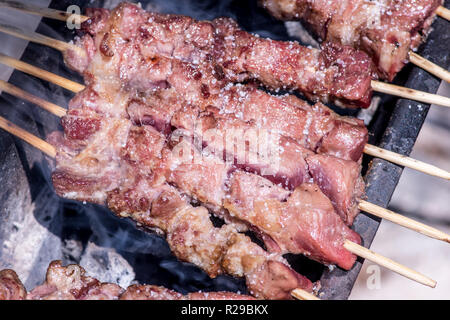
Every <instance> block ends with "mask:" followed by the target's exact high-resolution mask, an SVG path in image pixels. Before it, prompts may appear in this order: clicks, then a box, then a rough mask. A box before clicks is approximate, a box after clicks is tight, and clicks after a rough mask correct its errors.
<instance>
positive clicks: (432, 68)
mask: <svg viewBox="0 0 450 320" xmlns="http://www.w3.org/2000/svg"><path fill="white" fill-rule="evenodd" d="M409 61H410V62H411V63H413V64H415V65H416V66H418V67H420V68H422V69H424V70H426V71H428V72H429V73H431V74H434V75H435V76H436V77H438V78H439V79H442V80H444V81H447V82H450V72H449V71H447V70H445V69H444V68H442V67H440V66H438V65H437V64H434V63H433V62H431V61H430V60H427V59H425V58H424V57H421V56H419V55H418V54H417V53H415V52H412V51H411V52H410V53H409Z"/></svg>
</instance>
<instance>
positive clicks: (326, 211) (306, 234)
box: [225, 172, 361, 270]
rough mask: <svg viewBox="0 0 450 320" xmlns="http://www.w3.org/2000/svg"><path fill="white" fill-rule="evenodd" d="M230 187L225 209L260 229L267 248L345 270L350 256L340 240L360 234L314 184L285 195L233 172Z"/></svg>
mask: <svg viewBox="0 0 450 320" xmlns="http://www.w3.org/2000/svg"><path fill="white" fill-rule="evenodd" d="M230 185H231V186H230V196H229V197H227V198H226V200H225V207H226V208H227V209H228V210H229V211H230V213H231V214H232V215H233V216H236V217H239V218H240V219H243V220H245V221H248V222H249V223H250V224H251V225H252V226H253V227H254V228H256V229H257V231H258V232H259V233H262V238H263V239H264V240H265V244H266V246H267V247H268V248H269V250H272V251H275V252H276V251H278V252H283V253H286V252H291V253H302V254H304V255H306V256H308V257H310V258H312V259H314V260H317V261H320V262H322V263H325V264H337V265H338V266H340V267H342V268H344V269H347V270H348V269H350V268H351V267H352V266H353V264H354V262H355V260H356V256H355V255H353V254H351V253H350V252H348V251H347V250H346V249H345V248H344V247H343V243H344V241H345V240H346V239H348V240H350V241H353V242H356V243H360V241H361V240H360V237H359V235H358V234H356V233H355V232H354V231H352V230H350V229H349V228H348V227H347V226H346V225H345V224H344V223H343V222H342V220H341V219H340V218H339V216H338V215H337V214H336V212H335V211H334V208H333V206H332V204H331V202H330V200H329V199H328V198H327V197H326V196H325V195H324V194H323V193H322V192H321V191H320V189H319V187H318V186H317V185H314V184H303V185H301V186H299V187H298V188H296V189H295V190H294V191H293V192H292V193H291V194H286V192H285V191H284V190H283V189H281V188H279V187H277V186H276V185H273V184H271V183H270V182H268V181H267V180H265V179H264V178H262V177H259V176H256V175H251V174H248V173H238V172H236V173H235V174H234V176H233V178H232V180H231V183H230ZM255 185H256V186H255Z"/></svg>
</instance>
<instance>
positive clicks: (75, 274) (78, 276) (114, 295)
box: [27, 261, 123, 300]
mask: <svg viewBox="0 0 450 320" xmlns="http://www.w3.org/2000/svg"><path fill="white" fill-rule="evenodd" d="M85 273H86V272H85V270H84V269H83V268H82V267H80V266H77V265H69V266H67V267H64V266H63V265H62V263H61V261H53V262H52V263H51V264H50V266H49V267H48V270H47V275H46V279H45V282H44V283H43V284H42V285H40V286H38V287H36V288H34V289H33V290H32V291H31V292H30V293H28V296H27V299H29V300H116V299H118V298H119V296H120V295H121V294H122V292H123V289H122V288H121V287H119V286H118V285H115V284H112V283H101V282H100V281H98V280H97V279H94V278H91V277H89V276H87V275H86V274H85Z"/></svg>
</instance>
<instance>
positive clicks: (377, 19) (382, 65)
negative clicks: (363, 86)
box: [261, 0, 443, 81]
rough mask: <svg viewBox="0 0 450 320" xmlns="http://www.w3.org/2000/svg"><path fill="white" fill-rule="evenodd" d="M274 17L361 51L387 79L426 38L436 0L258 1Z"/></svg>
mask: <svg viewBox="0 0 450 320" xmlns="http://www.w3.org/2000/svg"><path fill="white" fill-rule="evenodd" d="M261 3H262V5H263V6H264V7H265V8H266V9H267V10H268V11H269V12H270V13H271V14H272V15H274V16H275V17H276V18H278V19H283V20H299V19H301V20H303V21H305V22H306V23H307V24H308V25H309V26H310V27H311V28H312V29H313V30H314V31H315V33H316V34H317V35H318V36H319V37H320V38H321V39H322V40H323V41H329V42H333V43H338V44H340V45H349V46H352V47H354V48H357V49H361V50H363V51H365V52H367V53H368V54H369V55H370V56H371V57H372V59H373V61H374V63H375V64H376V65H377V67H378V73H379V74H380V76H381V77H383V78H385V79H387V80H389V81H392V80H393V78H394V77H395V75H396V74H397V73H398V72H399V71H400V70H401V69H402V68H403V66H404V65H405V63H406V62H407V61H408V54H409V52H410V51H411V50H416V49H417V48H418V47H419V45H420V44H421V43H422V42H423V40H424V39H425V38H426V36H427V35H428V33H429V31H430V29H431V24H432V22H433V19H434V17H435V16H436V13H435V11H436V9H437V7H438V6H440V5H442V3H443V1H442V0H382V1H366V0H351V1H339V0H331V1H330V0H318V1H317V0H316V1H310V0H261Z"/></svg>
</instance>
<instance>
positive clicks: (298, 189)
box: [49, 5, 367, 299]
mask: <svg viewBox="0 0 450 320" xmlns="http://www.w3.org/2000/svg"><path fill="white" fill-rule="evenodd" d="M105 17H106V18H105ZM161 19H163V20H164V19H165V20H164V21H166V24H164V23H161V21H160V20H161ZM94 20H96V21H97V22H96V23H94V22H92V23H89V24H88V25H86V26H85V27H86V28H88V29H89V28H90V29H92V30H94V29H95V30H96V31H95V32H92V31H91V34H88V35H86V36H85V38H89V37H90V38H91V40H82V41H84V42H83V43H84V44H88V48H89V50H88V51H87V56H88V58H89V61H88V64H87V65H86V66H85V68H84V76H85V81H86V84H87V88H86V90H84V91H83V92H81V93H79V94H78V95H77V96H76V97H75V98H74V99H73V100H72V101H71V103H70V104H69V111H68V114H67V116H66V117H64V118H63V121H62V125H63V127H64V135H61V134H57V133H55V134H53V135H51V136H50V139H49V140H50V141H51V142H52V144H54V145H55V146H56V147H57V151H58V155H57V161H56V166H55V171H54V173H53V182H54V185H55V190H56V192H57V193H58V194H59V195H61V196H63V197H65V198H70V199H75V200H80V201H91V202H96V203H99V204H105V205H107V206H108V207H109V208H110V209H111V210H112V211H113V212H115V213H116V214H117V215H119V216H121V217H130V218H131V219H133V220H134V221H136V222H137V223H139V224H140V225H142V226H143V227H146V228H148V229H152V230H155V231H157V232H159V233H161V234H164V235H165V236H166V239H167V241H168V243H169V245H170V248H171V249H172V251H173V252H174V254H175V255H176V256H177V257H178V258H179V259H181V260H183V261H187V262H190V263H193V264H195V265H197V266H199V267H200V268H202V269H203V270H205V271H206V272H207V273H208V274H209V275H210V276H211V277H215V276H217V275H219V274H230V275H233V276H237V277H245V278H246V281H247V285H248V288H249V291H250V292H251V293H252V295H254V296H255V297H257V298H270V299H285V298H290V291H291V290H292V289H294V288H296V287H301V288H304V289H306V290H311V288H312V284H311V282H310V281H309V280H308V279H306V278H304V277H302V276H301V275H299V274H298V273H296V272H295V271H294V270H292V269H291V268H290V267H289V265H288V263H287V262H286V260H284V259H283V258H282V256H281V254H284V253H288V252H290V253H302V254H306V255H308V256H310V257H311V258H313V259H315V260H318V261H320V262H323V263H325V264H337V265H339V266H341V267H342V268H345V269H349V268H351V266H352V265H353V263H354V261H355V256H354V255H352V254H351V253H350V252H348V251H347V250H345V249H344V248H343V241H344V240H345V239H349V240H351V241H354V242H359V241H360V239H359V236H358V235H357V234H356V233H354V232H353V231H351V230H350V229H349V228H348V227H347V226H346V225H345V224H344V223H343V222H342V221H341V219H340V218H339V215H338V214H340V215H341V216H342V218H343V220H344V221H346V222H347V223H349V224H350V223H351V221H353V218H354V215H355V214H356V213H357V200H358V199H359V198H360V196H361V192H362V189H361V186H362V185H361V184H360V183H359V181H360V176H359V164H358V163H357V162H359V161H360V158H361V155H362V149H363V148H364V145H365V143H366V142H367V129H366V128H365V127H364V126H363V124H362V123H361V122H360V121H359V120H355V119H351V118H345V117H340V116H338V115H336V114H335V113H333V112H332V111H331V110H329V109H328V108H326V107H325V106H323V105H322V104H320V103H318V104H316V105H314V106H310V105H308V104H307V103H306V102H304V101H302V100H300V99H298V98H296V97H294V96H289V95H286V96H281V97H276V96H272V95H270V94H267V93H266V92H264V91H261V90H258V89H256V88H255V87H253V86H251V85H242V84H234V83H233V82H231V81H230V80H235V81H236V79H232V77H233V76H232V75H230V73H229V72H230V70H227V69H226V67H225V66H220V67H221V69H219V68H217V65H218V64H216V63H214V61H213V60H214V57H212V58H208V59H203V58H205V57H206V56H203V55H204V54H205V52H208V51H207V50H206V49H205V48H206V47H208V45H209V44H210V42H209V40H207V38H208V37H206V38H204V37H203V36H204V35H205V34H204V32H203V31H201V30H203V29H205V30H208V28H209V26H211V23H209V22H205V23H200V22H195V21H193V20H192V19H188V18H185V17H177V16H162V15H157V14H149V13H145V12H144V11H142V10H141V9H139V8H137V7H135V6H134V5H121V6H119V7H118V8H117V9H115V10H114V11H112V12H106V11H100V12H98V13H97V16H96V18H95V19H94ZM158 21H159V22H158ZM185 22H186V23H188V24H187V25H184V27H183V28H184V29H183V28H181V27H182V26H183V23H185ZM215 23H217V24H219V23H221V28H222V29H221V31H220V32H221V33H224V32H231V33H242V32H241V31H239V30H237V29H229V28H234V27H233V25H232V23H231V22H230V21H228V20H221V21H216V22H215ZM230 23H231V24H230ZM144 24H145V25H146V27H149V28H150V27H151V28H153V29H151V33H149V34H146V31H145V30H143V28H142V26H143V25H144ZM147 24H150V26H147ZM167 26H169V27H170V28H168V27H167ZM177 28H181V30H183V31H180V30H178V29H177ZM186 28H187V29H186ZM190 28H192V29H193V30H191V29H190ZM224 28H225V29H226V30H225V29H224ZM188 29H189V30H190V31H188V32H192V34H191V33H188V34H189V35H190V36H189V37H187V38H189V41H187V40H183V38H185V35H184V31H185V30H188ZM197 29H198V30H200V29H201V30H200V31H198V32H199V33H195V32H194V31H195V30H197ZM218 29H220V28H218ZM233 30H234V31H233ZM160 32H162V33H161V34H164V32H165V33H168V34H166V35H165V36H160V35H159V33H160ZM217 33H219V30H216V31H214V32H212V33H209V35H211V36H213V37H212V40H211V41H213V42H214V43H217V41H218V40H217V38H216V36H217ZM207 34H208V33H207ZM156 36H158V37H159V38H158V39H159V40H158V41H156V40H155V41H154V42H151V41H150V40H151V39H153V38H152V37H156ZM222 36H223V39H222V40H221V41H222V42H224V41H225V42H226V41H228V40H226V39H225V38H228V37H231V36H232V35H231V34H228V35H227V36H224V35H222ZM233 36H235V37H237V36H238V35H237V34H236V35H233ZM241 36H242V37H244V38H245V37H247V38H249V39H250V40H248V41H254V42H255V43H257V45H258V46H260V45H261V46H264V45H269V44H270V41H262V42H261V43H259V40H257V38H252V36H250V35H248V34H245V33H242V34H241ZM165 37H166V38H167V41H166V42H164V41H162V40H163V39H165ZM171 37H172V38H173V39H172V38H171ZM174 37H175V38H174ZM149 39H150V40H149ZM170 39H172V40H170ZM177 39H178V40H177ZM205 39H206V40H205ZM169 40H170V41H169ZM175 40H176V41H175ZM146 41H150V42H151V43H149V44H148V45H143V44H144V43H146ZM177 41H178V42H177ZM242 41H243V40H242ZM242 43H243V42H242ZM255 45H256V44H255ZM277 45H281V44H277ZM226 46H227V45H225V47H226ZM85 47H86V45H85ZM199 48H200V49H201V50H200V49H199ZM191 49H192V50H191ZM189 50H190V51H189ZM205 50H206V51H205ZM329 50H331V51H335V52H334V53H333V52H331V51H330V52H327V51H322V53H320V54H326V55H333V54H342V52H340V51H339V50H340V49H339V48H337V47H335V48H331V47H330V48H329ZM168 53H170V54H168ZM215 54H218V53H217V52H216V53H215ZM200 58H202V59H200ZM241 58H242V57H241ZM341 58H342V59H344V57H341ZM196 59H199V60H198V61H196ZM211 59H212V60H211ZM220 59H221V60H223V59H224V57H222V58H220ZM220 59H219V60H220ZM248 59H251V57H249V58H248ZM200 61H201V62H200ZM211 61H212V62H211ZM232 62H233V61H230V68H231V67H232ZM234 62H236V65H237V66H240V67H242V63H241V62H238V61H237V60H236V61H234ZM233 68H234V67H233ZM236 68H237V67H236ZM261 70H262V69H261ZM261 70H260V71H254V70H253V71H250V72H249V73H248V74H246V75H243V76H244V78H246V77H247V78H248V77H254V75H252V73H255V74H258V72H263V71H261ZM264 72H265V71H264ZM234 76H236V75H234ZM347 76H348V77H350V75H347ZM272 80H273V79H272ZM272 80H271V81H272ZM273 81H275V80H273ZM336 81H337V80H336ZM265 134H268V135H270V136H272V137H273V138H274V139H275V140H274V141H270V143H269V144H273V145H275V146H276V148H275V149H276V151H277V152H278V154H279V159H278V162H277V163H273V162H272V161H271V159H270V157H269V159H267V158H265V156H267V155H266V154H265V151H264V150H262V149H261V148H259V147H260V146H259V145H257V147H258V148H255V146H254V145H253V143H254V142H255V136H256V137H259V136H264V135H265ZM230 138H231V139H230ZM316 153H318V154H316ZM335 156H336V157H339V158H335ZM328 157H329V159H331V160H330V161H329V162H327V161H325V160H324V161H325V162H324V163H322V162H321V160H322V159H328ZM310 158H311V159H310ZM340 158H343V159H345V160H342V161H340V160H341V159H340ZM254 159H256V161H253V160H254ZM317 159H318V160H317ZM266 160H268V161H266ZM329 163H330V164H329ZM310 167H311V168H310ZM333 168H334V169H337V170H339V172H334V171H333ZM275 169H276V170H275ZM355 173H356V174H355ZM321 189H322V190H321ZM324 193H325V194H326V195H327V196H328V197H329V198H330V200H331V201H330V200H329V199H328V198H327V197H326V196H325V195H324ZM192 203H195V207H194V206H193V205H192ZM199 203H200V204H201V205H200V206H198V204H199ZM333 206H334V207H335V208H336V210H337V212H338V214H337V213H336V211H335V209H334V208H333ZM208 209H209V210H212V211H213V213H214V214H216V215H218V216H219V217H221V218H223V219H224V220H225V222H226V224H225V225H223V226H222V227H220V228H217V227H214V226H213V224H212V222H211V220H210V214H209V212H208ZM248 228H249V229H250V230H252V231H254V232H256V233H257V234H258V235H259V236H260V237H261V238H262V239H263V241H264V242H265V245H266V248H267V251H266V250H264V249H262V248H261V247H260V246H258V245H257V244H255V243H253V242H252V241H251V240H250V239H249V238H248V237H247V236H245V235H243V234H241V233H239V232H242V231H244V230H247V229H248ZM149 290H150V291H152V290H151V289H149Z"/></svg>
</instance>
